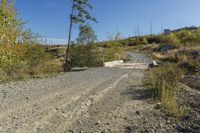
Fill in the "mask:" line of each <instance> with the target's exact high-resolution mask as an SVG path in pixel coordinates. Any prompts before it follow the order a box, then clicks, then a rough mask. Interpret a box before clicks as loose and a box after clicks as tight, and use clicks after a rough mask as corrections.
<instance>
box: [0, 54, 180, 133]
mask: <svg viewBox="0 0 200 133" xmlns="http://www.w3.org/2000/svg"><path fill="white" fill-rule="evenodd" d="M133 56H134V55H133ZM141 56H143V55H141V54H137V56H135V57H136V59H137V60H139V59H140V58H141ZM145 58H146V57H145ZM144 61H145V62H146V59H144ZM145 62H143V61H142V60H141V61H139V62H138V63H145ZM144 74H145V70H141V69H140V70H138V69H121V68H91V69H89V70H87V71H82V72H71V73H66V74H64V75H60V76H57V77H51V78H45V79H31V80H27V81H20V82H13V83H8V84H0V132H2V133H4V132H5V133H68V132H75V133H76V132H84V133H88V132H102V133H103V132H127V133H129V132H177V130H176V129H175V126H176V125H174V121H175V120H174V119H173V118H170V119H169V118H166V117H165V114H164V113H163V112H162V110H159V109H155V105H154V104H152V103H150V99H149V98H150V95H149V93H148V91H146V90H145V89H144V88H143V86H142V79H143V77H144Z"/></svg>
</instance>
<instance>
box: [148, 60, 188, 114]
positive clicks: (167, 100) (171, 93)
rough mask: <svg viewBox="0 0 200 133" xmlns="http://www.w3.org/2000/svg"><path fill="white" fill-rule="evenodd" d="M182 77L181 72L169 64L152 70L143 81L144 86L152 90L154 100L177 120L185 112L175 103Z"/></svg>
mask: <svg viewBox="0 0 200 133" xmlns="http://www.w3.org/2000/svg"><path fill="white" fill-rule="evenodd" d="M182 75H183V71H182V70H181V69H180V68H178V67H177V66H176V65H174V64H171V65H166V66H164V67H162V68H155V69H152V70H151V71H150V72H149V75H148V76H147V78H146V79H145V81H144V83H145V85H146V86H147V87H148V88H149V89H151V90H152V94H153V97H154V98H155V100H159V101H160V102H161V103H162V106H163V107H164V108H166V109H167V110H168V112H170V113H171V114H173V115H174V116H176V117H177V118H180V117H181V116H182V115H183V114H184V112H185V110H184V108H183V107H180V106H179V105H178V104H177V102H176V99H177V93H178V91H179V88H178V83H179V80H180V78H181V77H182Z"/></svg>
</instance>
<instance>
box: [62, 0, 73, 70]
mask: <svg viewBox="0 0 200 133" xmlns="http://www.w3.org/2000/svg"><path fill="white" fill-rule="evenodd" d="M73 14H74V0H73V2H72V9H71V15H70V27H69V35H68V44H67V49H66V52H65V64H64V71H65V72H67V71H69V66H68V65H69V52H70V43H71V33H72V25H73Z"/></svg>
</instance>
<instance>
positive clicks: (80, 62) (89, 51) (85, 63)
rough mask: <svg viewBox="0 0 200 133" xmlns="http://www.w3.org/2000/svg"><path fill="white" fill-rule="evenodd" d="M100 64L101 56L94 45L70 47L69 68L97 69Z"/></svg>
mask: <svg viewBox="0 0 200 133" xmlns="http://www.w3.org/2000/svg"><path fill="white" fill-rule="evenodd" d="M102 62H103V60H102V54H101V53H100V52H99V50H98V47H97V46H95V45H92V44H89V45H72V46H71V48H70V67H98V66H102V65H103V64H102Z"/></svg>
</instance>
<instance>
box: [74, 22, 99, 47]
mask: <svg viewBox="0 0 200 133" xmlns="http://www.w3.org/2000/svg"><path fill="white" fill-rule="evenodd" d="M96 40H97V36H96V35H95V31H94V30H93V29H92V27H91V26H90V25H83V26H80V27H79V36H78V39H77V43H78V44H84V45H85V44H92V43H94V42H95V41H96Z"/></svg>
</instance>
